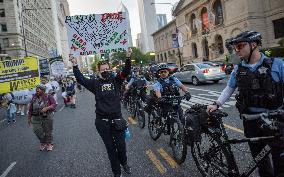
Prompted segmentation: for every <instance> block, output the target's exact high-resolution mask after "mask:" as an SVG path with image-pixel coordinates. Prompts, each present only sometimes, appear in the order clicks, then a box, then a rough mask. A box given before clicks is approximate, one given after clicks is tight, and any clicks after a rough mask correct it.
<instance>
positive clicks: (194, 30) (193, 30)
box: [190, 14, 197, 34]
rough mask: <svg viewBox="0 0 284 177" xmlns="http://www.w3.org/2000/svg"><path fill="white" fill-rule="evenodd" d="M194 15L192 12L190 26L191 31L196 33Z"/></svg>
mask: <svg viewBox="0 0 284 177" xmlns="http://www.w3.org/2000/svg"><path fill="white" fill-rule="evenodd" d="M195 20H196V16H195V14H192V15H191V17H190V27H191V33H192V34H196V33H197V28H196V22H195Z"/></svg>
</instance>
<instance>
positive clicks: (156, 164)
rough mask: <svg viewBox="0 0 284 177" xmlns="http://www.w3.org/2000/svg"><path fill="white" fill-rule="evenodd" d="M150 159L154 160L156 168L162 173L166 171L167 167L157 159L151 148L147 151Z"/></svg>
mask: <svg viewBox="0 0 284 177" xmlns="http://www.w3.org/2000/svg"><path fill="white" fill-rule="evenodd" d="M146 154H147V155H148V157H149V159H150V160H151V161H152V162H153V164H154V165H155V166H156V168H157V169H158V170H159V172H160V173H162V174H164V173H166V171H167V169H166V168H165V167H164V166H163V164H162V163H161V162H160V161H159V160H158V159H157V157H156V155H155V154H154V153H153V152H152V151H151V150H150V149H149V150H147V151H146Z"/></svg>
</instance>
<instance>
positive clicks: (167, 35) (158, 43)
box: [152, 19, 178, 63]
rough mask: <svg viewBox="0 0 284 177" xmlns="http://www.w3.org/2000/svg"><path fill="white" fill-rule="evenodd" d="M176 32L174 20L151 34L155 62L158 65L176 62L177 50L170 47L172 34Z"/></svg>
mask: <svg viewBox="0 0 284 177" xmlns="http://www.w3.org/2000/svg"><path fill="white" fill-rule="evenodd" d="M175 32H176V20H175V19H174V20H172V21H171V22H169V23H168V24H167V25H165V26H164V27H162V28H161V29H159V30H158V31H156V32H155V33H154V34H152V36H153V39H154V47H155V60H156V62H158V63H166V62H168V63H170V62H174V63H175V62H178V56H177V49H174V48H173V47H172V34H174V33H175Z"/></svg>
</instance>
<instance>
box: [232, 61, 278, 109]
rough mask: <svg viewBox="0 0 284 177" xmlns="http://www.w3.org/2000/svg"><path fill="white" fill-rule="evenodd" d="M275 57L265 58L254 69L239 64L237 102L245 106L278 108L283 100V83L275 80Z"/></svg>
mask: <svg viewBox="0 0 284 177" xmlns="http://www.w3.org/2000/svg"><path fill="white" fill-rule="evenodd" d="M272 64H273V58H265V59H264V61H263V63H262V64H261V65H260V66H259V67H258V68H257V69H256V70H255V71H254V72H252V71H250V70H249V68H247V67H244V66H242V65H241V64H239V66H238V71H237V74H236V81H237V87H238V90H239V94H238V95H237V96H236V98H237V102H238V103H241V104H242V106H244V107H245V108H248V107H258V108H266V109H276V108H278V107H279V106H281V105H282V102H283V85H282V83H281V82H275V81H273V78H272V75H271V68H272Z"/></svg>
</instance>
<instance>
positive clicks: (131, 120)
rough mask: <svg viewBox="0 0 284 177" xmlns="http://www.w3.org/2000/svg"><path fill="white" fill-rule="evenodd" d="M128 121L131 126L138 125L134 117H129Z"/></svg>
mask: <svg viewBox="0 0 284 177" xmlns="http://www.w3.org/2000/svg"><path fill="white" fill-rule="evenodd" d="M128 121H129V122H130V124H133V125H136V124H137V122H136V121H135V120H134V119H133V118H132V117H128Z"/></svg>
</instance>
